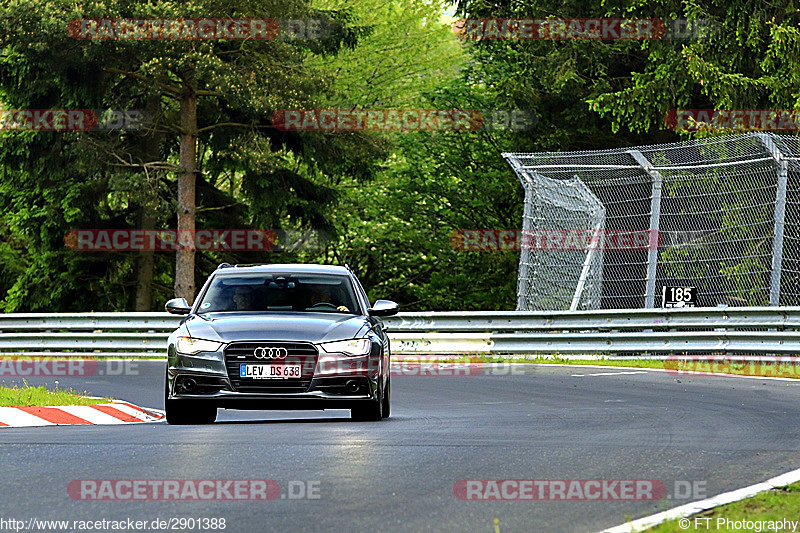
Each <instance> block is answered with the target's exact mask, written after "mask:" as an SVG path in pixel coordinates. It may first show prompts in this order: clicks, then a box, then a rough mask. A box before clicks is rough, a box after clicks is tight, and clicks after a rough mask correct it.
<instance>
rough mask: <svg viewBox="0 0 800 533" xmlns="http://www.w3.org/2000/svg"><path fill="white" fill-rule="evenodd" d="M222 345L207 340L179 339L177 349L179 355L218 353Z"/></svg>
mask: <svg viewBox="0 0 800 533" xmlns="http://www.w3.org/2000/svg"><path fill="white" fill-rule="evenodd" d="M222 344H223V343H221V342H217V341H207V340H205V339H195V338H192V337H178V343H177V345H176V347H175V348H176V349H177V350H178V352H179V353H185V354H188V355H193V354H196V353H198V352H216V351H217V350H218V349H219V347H220V346H222Z"/></svg>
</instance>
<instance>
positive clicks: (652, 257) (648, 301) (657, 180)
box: [628, 150, 663, 309]
mask: <svg viewBox="0 0 800 533" xmlns="http://www.w3.org/2000/svg"><path fill="white" fill-rule="evenodd" d="M628 153H629V154H631V156H632V157H633V158H634V159H635V160H636V162H637V163H638V164H639V165H640V166H641V167H642V169H644V171H645V172H647V173H648V174H649V175H650V178H651V179H652V191H651V194H650V228H649V229H650V238H649V239H648V243H649V244H648V248H647V282H646V285H645V291H644V307H645V309H653V308H654V307H655V300H656V268H657V267H658V247H657V246H653V234H654V232H655V235H656V236H657V235H658V231H659V226H660V224H661V184H662V182H663V178H662V177H661V173H660V172H658V171H656V170H653V165H652V164H650V161H648V160H647V158H646V157H645V156H644V155H642V152H640V151H639V150H628ZM655 242H658V240H657V239H656V241H655Z"/></svg>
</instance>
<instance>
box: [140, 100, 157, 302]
mask: <svg viewBox="0 0 800 533" xmlns="http://www.w3.org/2000/svg"><path fill="white" fill-rule="evenodd" d="M146 105H147V112H148V116H151V117H155V116H158V115H160V109H161V99H160V97H159V96H158V95H153V96H151V97H149V98H148V99H147V104H146ZM163 137H164V135H163V134H161V133H157V132H156V130H155V128H152V129H151V130H150V131H148V132H147V135H145V137H144V140H143V142H144V147H143V148H144V149H143V150H142V152H143V159H144V162H145V163H146V162H148V161H158V159H159V150H160V147H161V142H162V140H163ZM146 176H147V177H148V179H147V182H146V183H145V195H144V200H143V201H142V205H140V206H139V213H138V217H137V222H138V224H137V227H138V228H140V229H143V230H148V229H154V228H155V224H156V209H158V198H157V197H155V198H154V196H156V195H157V194H158V192H157V191H158V187H157V182H158V176H157V175H153V174H146ZM154 263H155V252H154V251H153V250H142V251H141V252H140V253H139V255H138V257H137V258H136V301H135V310H136V311H152V310H153V308H152V307H153V265H154Z"/></svg>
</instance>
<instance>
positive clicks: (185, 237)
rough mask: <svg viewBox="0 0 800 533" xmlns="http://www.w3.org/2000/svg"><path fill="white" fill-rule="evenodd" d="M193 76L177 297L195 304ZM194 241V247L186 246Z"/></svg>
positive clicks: (187, 98) (184, 147) (181, 186)
mask: <svg viewBox="0 0 800 533" xmlns="http://www.w3.org/2000/svg"><path fill="white" fill-rule="evenodd" d="M195 83H196V82H195V81H194V77H193V76H187V77H186V78H184V92H183V94H182V95H181V136H180V166H181V167H182V169H183V172H182V173H181V174H180V176H178V235H179V237H180V239H179V247H178V252H177V254H176V259H175V296H176V297H177V298H186V301H187V302H189V303H192V302H193V301H194V214H195V171H194V163H195V157H196V153H197V94H196V87H195ZM181 241H182V242H183V243H187V242H191V246H188V247H186V246H183V245H181Z"/></svg>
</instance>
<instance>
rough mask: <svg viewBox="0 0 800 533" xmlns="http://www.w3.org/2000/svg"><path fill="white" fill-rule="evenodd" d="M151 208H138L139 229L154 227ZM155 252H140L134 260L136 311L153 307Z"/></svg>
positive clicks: (148, 309)
mask: <svg viewBox="0 0 800 533" xmlns="http://www.w3.org/2000/svg"><path fill="white" fill-rule="evenodd" d="M151 209H152V206H149V205H144V206H139V224H138V226H139V228H141V229H143V230H148V229H153V228H154V227H155V218H154V217H153V213H152V211H151ZM154 254H155V252H153V251H152V250H142V251H141V252H140V253H139V256H138V257H137V258H136V311H152V310H153V309H152V305H153V264H154V262H155V255H154Z"/></svg>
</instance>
